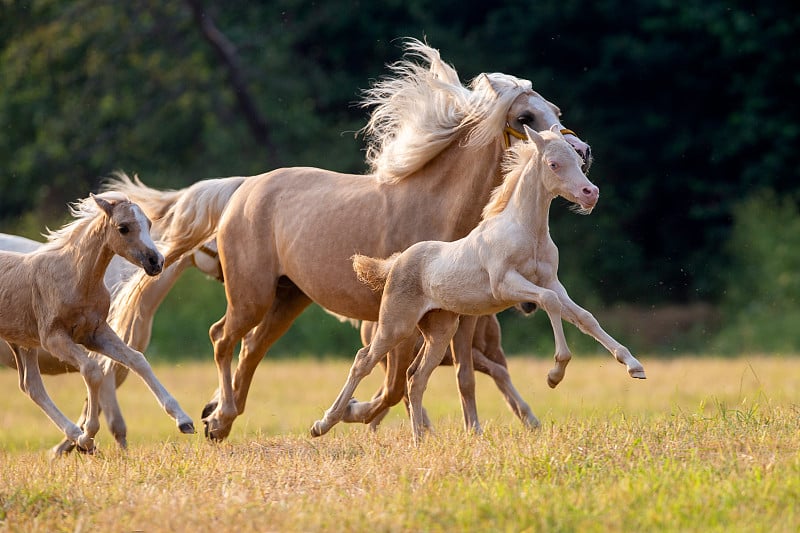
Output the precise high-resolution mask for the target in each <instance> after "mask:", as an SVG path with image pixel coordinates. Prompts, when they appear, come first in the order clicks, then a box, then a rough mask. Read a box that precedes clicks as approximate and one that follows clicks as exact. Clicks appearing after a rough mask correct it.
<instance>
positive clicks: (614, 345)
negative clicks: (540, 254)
mask: <svg viewBox="0 0 800 533" xmlns="http://www.w3.org/2000/svg"><path fill="white" fill-rule="evenodd" d="M553 290H554V291H555V292H556V293H557V294H558V297H559V299H560V300H561V304H562V308H563V315H564V319H565V320H567V321H568V322H570V323H572V324H574V325H575V326H577V328H578V329H580V330H581V331H582V332H583V333H585V334H586V335H590V336H592V337H594V339H595V340H596V341H597V342H599V343H600V344H602V345H603V347H604V348H605V349H606V350H608V351H609V352H611V355H613V356H614V359H616V360H617V362H619V363H620V364H623V365H625V366H626V368H627V369H628V375H630V376H631V377H632V378H637V379H646V378H647V376H646V375H645V372H644V367H643V366H642V364H641V363H640V362H639V361H638V360H637V359H636V358H635V357H634V356H633V355H631V352H630V350H628V349H627V348H626V347H625V346H623V345H622V344H620V343H619V342H617V341H616V340H615V339H614V338H613V337H612V336H611V335H609V334H608V333H606V332H605V331H604V330H603V328H602V327H600V323H599V322H598V321H597V319H596V318H595V317H594V316H593V315H592V314H591V313H590V312H589V311H587V310H586V309H584V308H582V307H581V306H579V305H578V304H576V303H575V302H574V301H572V299H571V298H570V297H569V295H568V294H567V290H566V289H565V288H564V286H563V285H561V284H560V283H558V284H556V285H554V286H553Z"/></svg>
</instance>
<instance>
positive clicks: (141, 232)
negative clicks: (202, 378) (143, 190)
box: [0, 193, 194, 450]
mask: <svg viewBox="0 0 800 533" xmlns="http://www.w3.org/2000/svg"><path fill="white" fill-rule="evenodd" d="M72 213H73V215H74V216H75V217H76V218H75V220H74V221H72V222H71V223H70V224H67V225H66V226H64V227H63V228H61V229H60V230H58V231H55V232H51V233H50V234H49V235H48V240H49V242H48V243H47V244H45V245H44V246H42V247H41V248H39V249H37V250H35V251H33V252H29V253H26V254H22V253H17V252H0V338H2V339H4V340H5V341H6V342H7V343H8V344H9V346H10V347H11V350H12V352H13V354H14V359H15V363H16V367H17V370H18V372H19V386H20V388H21V389H22V390H23V391H24V392H26V393H27V394H28V395H29V396H30V397H31V399H33V401H34V402H35V403H36V404H37V405H39V407H41V408H42V410H43V411H44V412H45V413H46V414H47V416H48V417H49V418H50V419H51V420H52V421H53V422H54V423H55V424H56V425H57V426H58V427H59V428H60V429H61V430H62V431H63V432H64V434H65V436H66V437H67V438H68V439H69V440H71V441H73V442H75V443H76V444H77V445H78V446H79V447H81V448H82V449H85V450H92V449H93V448H94V436H95V435H96V434H97V430H98V429H99V427H100V424H99V420H98V415H99V405H98V399H97V397H98V393H99V388H100V385H101V381H102V376H103V373H102V370H101V368H100V365H99V364H98V363H97V361H95V360H94V359H92V358H91V357H89V355H88V354H87V353H86V351H85V350H84V349H86V350H91V351H94V352H97V353H100V354H103V355H105V356H107V357H110V358H112V359H114V360H115V361H117V362H118V363H121V364H123V365H125V366H127V367H129V368H131V369H132V370H133V371H134V372H136V373H137V374H138V375H139V376H140V377H141V378H142V379H143V380H144V382H145V383H146V384H147V386H148V387H149V388H150V390H151V392H153V394H154V395H155V396H156V398H157V399H158V401H159V403H160V405H161V406H162V407H163V408H164V410H165V411H166V412H167V413H168V414H169V415H170V416H171V417H172V418H173V419H175V421H176V423H177V425H178V428H179V429H180V431H181V432H183V433H194V425H193V423H192V420H191V418H189V416H188V415H186V413H184V412H183V410H182V409H181V408H180V406H179V405H178V402H177V401H176V400H175V398H173V397H172V396H171V395H170V394H169V392H167V390H166V389H165V388H164V387H163V385H161V383H160V382H159V381H158V379H157V378H156V376H155V374H154V373H153V370H152V368H151V367H150V365H149V364H148V363H147V360H146V359H145V358H144V356H143V355H142V354H141V353H140V352H137V351H135V350H132V349H131V348H129V347H128V346H127V345H126V344H125V343H124V342H123V341H122V340H121V339H120V338H119V337H118V336H117V335H116V334H115V333H114V331H113V330H112V329H111V327H110V326H109V325H108V323H107V322H106V320H107V317H108V310H109V305H110V300H111V297H110V294H109V292H108V289H107V288H106V286H105V284H104V282H103V276H104V274H105V271H106V268H107V267H108V265H109V263H110V262H111V259H112V257H113V256H114V255H115V254H116V255H120V256H122V257H124V258H125V259H127V260H128V261H130V262H131V263H133V264H135V265H137V266H139V267H141V269H142V270H143V272H144V273H146V274H147V275H148V276H155V275H157V274H158V273H160V272H161V270H162V267H163V263H164V258H163V256H162V255H161V253H160V252H159V251H158V248H156V246H155V244H154V243H153V240H152V238H151V237H150V233H149V230H150V221H149V220H148V219H147V217H146V216H145V215H144V213H143V212H142V210H141V209H140V208H139V206H137V205H136V204H134V203H132V202H130V201H129V200H128V199H126V198H124V197H122V196H120V195H119V194H113V193H109V194H106V195H103V196H94V195H92V196H91V197H90V198H87V199H84V200H82V201H80V202H78V203H76V204H75V205H74V206H73V209H72ZM39 347H41V348H43V349H45V350H47V351H49V352H50V353H51V354H54V355H55V356H57V357H59V358H60V359H62V360H63V361H65V362H66V363H68V364H70V365H71V366H74V367H77V368H79V369H80V373H81V375H82V377H83V379H84V381H85V383H86V388H87V392H88V400H87V403H88V409H87V410H88V417H87V420H86V422H85V423H84V424H83V428H81V427H79V426H77V425H75V424H73V423H72V422H71V421H70V420H69V419H67V418H66V417H65V416H64V415H63V413H61V411H59V410H58V408H57V407H56V406H55V404H53V402H52V400H50V397H49V396H48V395H47V391H46V390H45V388H44V384H43V383H42V378H41V374H40V372H39V365H38V360H37V352H36V350H35V349H36V348H39Z"/></svg>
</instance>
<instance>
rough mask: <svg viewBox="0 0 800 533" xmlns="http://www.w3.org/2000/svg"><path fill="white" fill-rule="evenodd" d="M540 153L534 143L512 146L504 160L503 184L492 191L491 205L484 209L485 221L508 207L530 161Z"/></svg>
mask: <svg viewBox="0 0 800 533" xmlns="http://www.w3.org/2000/svg"><path fill="white" fill-rule="evenodd" d="M537 153H538V149H537V148H536V145H535V144H534V143H532V142H522V143H517V144H516V145H514V146H512V147H511V148H510V149H509V150H508V151H507V152H506V156H505V158H504V159H503V172H504V174H505V176H504V177H503V183H501V184H500V185H498V186H497V187H495V189H494V190H493V191H492V196H491V197H490V198H489V203H488V204H486V207H484V208H483V214H482V217H483V219H484V220H486V219H487V218H492V217H493V216H496V215H498V214H500V212H501V211H502V210H503V209H505V207H506V205H508V201H509V200H510V199H511V196H512V195H513V194H514V189H516V187H517V183H518V182H519V180H520V177H522V173H523V171H524V170H525V167H526V166H527V165H528V161H530V159H531V158H532V157H534V155H536V154H537Z"/></svg>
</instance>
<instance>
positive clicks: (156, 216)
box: [102, 170, 185, 239]
mask: <svg viewBox="0 0 800 533" xmlns="http://www.w3.org/2000/svg"><path fill="white" fill-rule="evenodd" d="M102 189H103V191H104V192H106V191H113V192H119V193H122V194H124V195H125V196H127V197H128V199H130V201H131V202H133V203H135V204H138V205H139V207H141V208H142V211H144V214H145V215H147V217H148V218H149V219H150V220H151V221H153V228H152V230H151V233H152V234H153V237H154V238H156V239H158V238H160V237H161V235H160V234H159V233H158V230H159V229H160V226H161V225H160V224H158V222H159V221H160V220H162V219H163V218H164V216H165V215H166V214H167V211H168V210H169V208H170V207H172V206H173V205H174V204H175V202H176V201H178V199H179V198H180V196H181V194H183V192H184V190H185V189H182V190H177V191H176V190H158V189H153V188H151V187H148V186H147V185H145V184H144V183H142V181H141V180H140V179H139V176H137V175H135V174H134V176H133V178H131V177H129V176H128V175H127V174H126V173H124V172H122V171H119V170H117V171H115V172H113V173H112V174H111V176H110V177H109V178H108V179H107V180H106V181H105V183H103V187H102Z"/></svg>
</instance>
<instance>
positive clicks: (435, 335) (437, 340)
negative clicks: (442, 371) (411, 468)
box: [408, 310, 480, 445]
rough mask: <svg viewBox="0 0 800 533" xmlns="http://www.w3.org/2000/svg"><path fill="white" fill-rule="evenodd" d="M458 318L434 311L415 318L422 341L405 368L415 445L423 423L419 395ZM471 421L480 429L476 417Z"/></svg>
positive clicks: (423, 389)
mask: <svg viewBox="0 0 800 533" xmlns="http://www.w3.org/2000/svg"><path fill="white" fill-rule="evenodd" d="M458 319H459V317H458V315H457V314H455V313H451V312H449V311H442V310H435V311H431V312H429V313H427V314H426V315H425V316H424V317H422V320H420V321H419V329H420V331H421V332H422V336H423V337H424V339H425V342H424V344H423V347H422V350H421V352H420V354H419V355H418V356H417V358H416V359H415V360H414V363H413V364H412V365H411V367H409V369H408V403H409V406H410V409H409V412H410V415H411V427H412V429H413V432H414V444H415V445H419V443H420V442H421V439H422V437H423V434H424V433H425V424H424V421H423V418H422V413H423V411H422V396H423V394H424V393H425V388H426V387H427V386H428V380H429V379H430V377H431V374H432V373H433V371H434V370H435V369H436V367H438V366H439V365H440V364H441V362H442V359H443V358H444V355H445V353H446V352H447V345H448V344H450V341H451V340H452V338H453V335H454V334H455V333H456V330H457V329H458ZM470 344H471V337H470ZM471 360H472V359H471V355H470V361H471ZM470 366H471V365H470ZM473 392H474V390H473ZM473 398H474V396H473ZM462 402H463V398H462ZM474 423H475V425H474V426H471V427H473V428H475V427H477V428H478V429H480V424H478V421H477V418H476V419H475V421H474ZM469 427H470V426H468V428H469Z"/></svg>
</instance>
